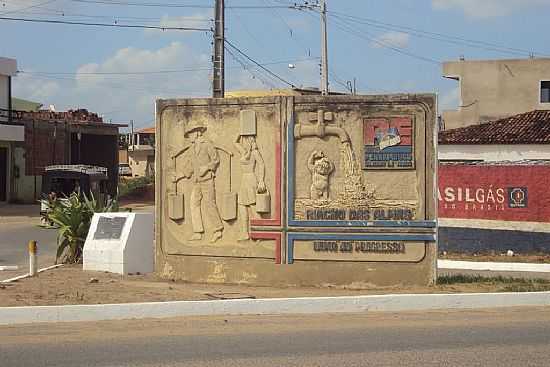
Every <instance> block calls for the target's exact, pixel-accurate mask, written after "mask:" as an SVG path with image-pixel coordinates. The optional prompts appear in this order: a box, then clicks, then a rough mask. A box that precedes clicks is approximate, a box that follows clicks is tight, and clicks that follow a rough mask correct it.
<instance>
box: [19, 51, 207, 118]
mask: <svg viewBox="0 0 550 367" xmlns="http://www.w3.org/2000/svg"><path fill="white" fill-rule="evenodd" d="M209 66H210V56H209V55H205V54H200V53H197V52H196V51H193V50H191V49H190V48H189V47H187V46H185V45H184V44H182V43H180V42H173V43H171V44H169V45H167V46H165V47H162V48H159V49H155V50H147V49H140V48H134V47H126V48H122V49H119V50H117V51H116V52H115V53H114V54H113V55H111V56H109V57H107V58H106V59H104V60H102V61H100V62H96V63H87V64H84V65H81V66H80V67H78V69H77V72H76V74H75V75H74V78H73V77H71V76H66V75H63V76H59V75H57V76H56V75H47V76H46V77H44V76H43V75H37V74H20V76H18V77H17V78H14V95H16V96H17V97H21V98H27V99H31V100H34V101H37V102H40V103H42V104H44V105H46V106H47V105H49V104H54V105H55V106H56V109H57V110H65V109H69V108H86V109H88V110H90V111H92V112H97V113H100V114H101V113H107V112H112V114H106V116H105V117H106V118H107V119H109V118H112V119H113V122H125V121H126V122H127V120H129V119H131V118H132V119H134V120H135V121H136V125H137V126H138V127H139V126H142V125H143V124H146V123H149V124H150V123H151V121H153V120H154V103H155V99H156V98H178V97H199V96H201V97H207V96H209V94H210V81H209V73H210V71H209V70H208V68H209ZM182 69H183V70H188V69H191V70H192V71H187V72H177V73H153V74H143V73H141V72H146V71H176V70H182ZM90 73H95V74H90ZM97 73H99V74H97ZM113 73H115V74H113ZM116 73H136V74H116ZM113 111H114V112H113ZM115 112H116V114H115Z"/></svg>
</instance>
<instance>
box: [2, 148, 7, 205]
mask: <svg viewBox="0 0 550 367" xmlns="http://www.w3.org/2000/svg"><path fill="white" fill-rule="evenodd" d="M7 191H8V148H4V147H0V202H2V201H6V200H7Z"/></svg>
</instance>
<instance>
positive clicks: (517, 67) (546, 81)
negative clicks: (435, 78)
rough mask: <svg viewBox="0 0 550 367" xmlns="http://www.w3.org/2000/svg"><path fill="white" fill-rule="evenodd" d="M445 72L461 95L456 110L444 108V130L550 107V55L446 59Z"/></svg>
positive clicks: (444, 74)
mask: <svg viewBox="0 0 550 367" xmlns="http://www.w3.org/2000/svg"><path fill="white" fill-rule="evenodd" d="M443 76H444V77H445V78H449V79H454V80H456V81H457V82H458V88H459V97H460V99H459V107H458V109H457V110H449V111H443V112H442V116H441V118H442V123H441V125H442V126H443V129H445V130H447V129H455V128H460V127H465V126H469V125H475V124H479V123H483V122H487V121H494V120H498V119H501V118H504V117H508V116H512V115H516V114H520V113H524V112H528V111H533V110H547V109H550V58H529V59H507V60H472V61H470V60H460V61H451V62H445V63H444V64H443Z"/></svg>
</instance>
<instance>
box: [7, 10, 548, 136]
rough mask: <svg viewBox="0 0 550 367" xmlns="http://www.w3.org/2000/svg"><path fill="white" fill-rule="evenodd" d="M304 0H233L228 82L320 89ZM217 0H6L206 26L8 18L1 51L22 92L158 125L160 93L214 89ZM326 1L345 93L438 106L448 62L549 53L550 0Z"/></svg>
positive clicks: (447, 87)
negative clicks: (419, 99) (419, 98)
mask: <svg viewBox="0 0 550 367" xmlns="http://www.w3.org/2000/svg"><path fill="white" fill-rule="evenodd" d="M304 2H305V1H304V0H293V1H291V0H225V4H226V7H227V9H226V24H225V26H226V30H225V37H226V39H227V41H228V42H229V43H230V44H231V45H233V46H235V47H236V49H235V48H232V47H229V46H228V49H227V51H226V90H239V89H271V88H285V87H288V86H289V85H290V84H291V85H295V86H297V87H319V84H320V82H319V79H320V71H319V70H320V68H319V56H320V53H321V51H320V45H321V36H320V19H319V18H320V17H319V13H318V11H317V8H315V7H310V9H304V8H303V7H302V8H300V9H297V8H295V7H294V6H293V4H295V3H296V4H304ZM315 2H316V1H315V0H313V1H312V0H309V3H310V4H311V3H313V4H314V3H315ZM213 4H214V0H208V1H207V0H0V18H17V19H33V20H55V21H58V20H61V21H65V22H82V23H101V24H117V25H139V26H153V27H186V28H195V29H197V30H193V31H183V30H158V29H144V28H119V27H116V28H115V27H95V26H83V25H67V24H55V23H38V22H25V21H22V20H8V19H0V35H2V41H1V42H0V57H10V58H15V59H17V62H18V70H19V73H18V75H17V76H16V77H15V78H14V79H13V95H14V96H15V97H19V98H25V99H30V100H32V101H36V102H40V103H42V104H43V105H44V106H46V107H48V106H50V105H53V106H54V107H55V110H57V111H63V110H67V109H75V108H86V109H88V110H89V111H92V112H96V113H98V114H100V115H101V116H103V117H104V120H105V121H107V122H108V121H111V122H114V123H115V122H116V123H129V121H130V120H133V121H134V125H135V127H146V126H152V125H153V124H154V103H155V100H156V99H157V98H190V97H209V96H211V84H212V83H211V74H212V71H211V68H212V65H211V58H212V56H211V55H212V33H211V32H210V31H209V29H211V27H212V26H213V21H212V19H213V17H214V11H213V8H212V7H213ZM327 9H328V47H329V55H328V63H329V76H330V89H331V90H335V91H341V92H342V91H346V86H347V85H348V82H353V81H354V80H355V82H356V87H357V92H358V94H384V93H425V92H428V93H437V94H438V101H439V109H440V110H445V109H452V108H456V107H457V106H458V103H459V90H458V84H457V82H456V81H454V80H449V79H445V78H443V77H442V75H441V69H442V68H441V62H443V61H450V60H458V59H459V58H460V57H464V58H465V59H467V60H472V59H502V58H508V59H509V58H528V57H530V56H534V57H550V42H549V41H550V39H549V38H550V33H549V32H548V31H547V29H548V14H550V0H339V1H336V0H327ZM6 36H7V37H6ZM244 55H246V56H244ZM251 60H253V61H251ZM254 62H255V63H257V64H260V65H262V66H263V67H264V68H266V69H268V70H269V71H271V72H272V73H273V74H275V75H276V76H277V77H274V76H273V75H270V74H268V72H267V71H265V70H263V69H261V68H259V67H258V66H257V65H256V64H254ZM287 83H288V84H287Z"/></svg>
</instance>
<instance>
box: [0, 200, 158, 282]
mask: <svg viewBox="0 0 550 367" xmlns="http://www.w3.org/2000/svg"><path fill="white" fill-rule="evenodd" d="M132 209H133V211H135V212H153V210H154V207H153V206H151V205H145V204H143V205H139V204H136V205H133V206H132ZM38 213H39V207H38V206H36V205H15V206H4V207H0V265H18V266H19V267H20V268H21V267H23V270H24V271H26V270H27V266H28V250H27V244H28V242H29V241H30V240H36V241H38V266H39V267H40V268H42V267H46V266H50V265H53V263H54V261H55V252H56V250H57V230H55V229H45V228H42V227H39V224H40V218H39V216H38ZM16 273H17V274H19V273H21V271H19V272H15V273H14V272H9V273H7V272H0V279H5V278H9V277H11V276H12V275H14V274H16Z"/></svg>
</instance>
